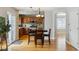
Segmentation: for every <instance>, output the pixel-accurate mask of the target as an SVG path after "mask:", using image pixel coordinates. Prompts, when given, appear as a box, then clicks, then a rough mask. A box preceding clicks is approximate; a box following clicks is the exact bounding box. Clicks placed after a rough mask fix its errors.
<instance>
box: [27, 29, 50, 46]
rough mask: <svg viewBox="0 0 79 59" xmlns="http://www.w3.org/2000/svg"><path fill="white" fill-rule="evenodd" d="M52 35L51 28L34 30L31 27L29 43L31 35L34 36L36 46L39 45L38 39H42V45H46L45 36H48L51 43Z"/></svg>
mask: <svg viewBox="0 0 79 59" xmlns="http://www.w3.org/2000/svg"><path fill="white" fill-rule="evenodd" d="M50 35H51V29H49V30H43V29H35V30H32V29H29V31H28V45H29V43H30V42H31V38H30V37H31V36H34V44H35V47H37V45H38V40H40V41H41V42H40V43H41V44H40V45H42V47H43V45H44V41H45V37H48V40H47V41H48V43H49V45H50V44H51V41H50Z"/></svg>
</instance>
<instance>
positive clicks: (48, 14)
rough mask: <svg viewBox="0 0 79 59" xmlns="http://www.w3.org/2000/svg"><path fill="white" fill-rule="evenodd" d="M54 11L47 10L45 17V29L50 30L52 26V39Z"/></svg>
mask: <svg viewBox="0 0 79 59" xmlns="http://www.w3.org/2000/svg"><path fill="white" fill-rule="evenodd" d="M52 20H53V19H52V11H45V19H44V29H45V30H49V29H50V28H51V39H53V31H52V28H53V27H52V26H53V23H52ZM46 39H47V38H46Z"/></svg>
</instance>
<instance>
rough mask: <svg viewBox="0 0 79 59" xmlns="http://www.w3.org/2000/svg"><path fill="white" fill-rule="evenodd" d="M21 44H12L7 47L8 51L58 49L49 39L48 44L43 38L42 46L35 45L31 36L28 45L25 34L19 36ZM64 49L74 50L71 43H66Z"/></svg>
mask: <svg viewBox="0 0 79 59" xmlns="http://www.w3.org/2000/svg"><path fill="white" fill-rule="evenodd" d="M20 39H21V40H20V41H21V42H22V43H21V44H12V45H10V46H9V47H8V49H9V51H60V50H58V49H57V44H56V42H55V41H53V40H52V41H51V45H49V44H48V41H47V40H45V43H44V46H43V48H42V47H41V45H37V47H35V44H34V39H33V37H31V42H30V44H29V45H28V41H27V36H23V37H21V38H20ZM65 50H66V51H76V49H75V48H73V47H72V46H71V45H69V44H66V49H65Z"/></svg>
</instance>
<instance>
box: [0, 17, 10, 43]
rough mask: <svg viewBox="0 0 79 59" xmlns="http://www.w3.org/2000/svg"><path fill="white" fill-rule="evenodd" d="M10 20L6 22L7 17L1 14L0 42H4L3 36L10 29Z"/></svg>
mask: <svg viewBox="0 0 79 59" xmlns="http://www.w3.org/2000/svg"><path fill="white" fill-rule="evenodd" d="M9 27H10V25H9V22H7V24H6V22H5V17H2V16H0V43H2V37H3V36H4V35H6V33H7V32H8V31H9V30H10V28H9Z"/></svg>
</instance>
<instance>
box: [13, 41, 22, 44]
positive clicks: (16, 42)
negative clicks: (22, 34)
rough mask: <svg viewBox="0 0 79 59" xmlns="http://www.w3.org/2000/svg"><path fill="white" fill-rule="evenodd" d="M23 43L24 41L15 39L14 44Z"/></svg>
mask: <svg viewBox="0 0 79 59" xmlns="http://www.w3.org/2000/svg"><path fill="white" fill-rule="evenodd" d="M21 43H22V41H20V40H17V41H15V42H14V43H13V44H21Z"/></svg>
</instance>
